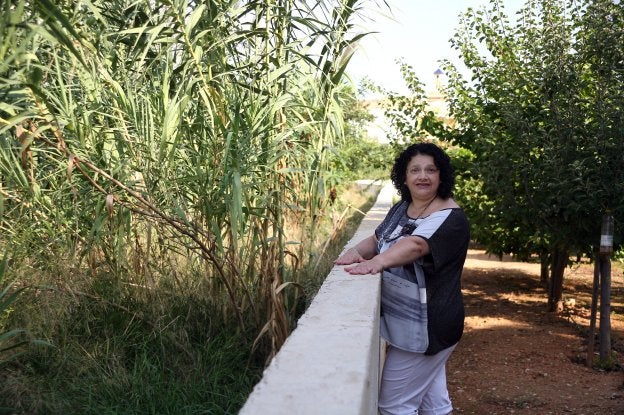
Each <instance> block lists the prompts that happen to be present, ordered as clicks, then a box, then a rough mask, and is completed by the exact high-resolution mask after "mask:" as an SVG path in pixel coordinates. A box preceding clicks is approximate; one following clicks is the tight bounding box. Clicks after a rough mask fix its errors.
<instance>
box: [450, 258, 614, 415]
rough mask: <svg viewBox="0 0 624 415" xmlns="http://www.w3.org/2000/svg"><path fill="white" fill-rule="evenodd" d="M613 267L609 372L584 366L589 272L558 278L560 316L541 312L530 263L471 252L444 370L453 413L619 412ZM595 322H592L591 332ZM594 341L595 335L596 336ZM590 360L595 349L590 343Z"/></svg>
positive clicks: (541, 289) (583, 268)
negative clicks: (462, 320) (457, 329)
mask: <svg viewBox="0 0 624 415" xmlns="http://www.w3.org/2000/svg"><path fill="white" fill-rule="evenodd" d="M622 270H623V268H622V267H621V266H620V265H619V264H616V263H613V264H612V271H611V279H612V284H611V287H612V288H611V318H610V321H611V346H612V350H613V351H614V353H615V358H616V364H615V365H614V366H615V367H614V369H612V370H601V369H598V368H596V367H592V368H590V367H588V366H587V364H586V361H587V344H588V341H587V333H588V328H589V318H590V309H591V293H592V285H593V278H594V266H593V264H589V263H582V264H577V265H573V266H572V267H571V268H568V269H567V270H566V274H565V277H564V303H565V306H564V310H563V312H561V313H559V314H554V313H550V312H548V307H547V289H546V287H545V286H544V284H542V283H541V282H540V266H539V264H537V263H522V262H514V261H512V260H511V259H510V258H503V259H502V260H500V259H499V258H498V257H495V256H488V255H486V254H485V252H483V251H479V250H470V251H469V253H468V259H467V261H466V266H465V269H464V274H463V277H462V278H463V281H462V284H463V290H464V299H465V303H466V326H465V331H464V336H463V337H462V340H461V341H460V342H459V345H458V346H457V348H456V349H455V352H454V353H453V355H452V356H451V359H450V360H449V362H448V364H447V378H448V386H449V392H450V394H451V399H452V401H453V406H454V411H453V413H454V414H487V415H494V414H539V415H547V414H576V415H583V414H585V415H598V414H599V415H603V414H604V415H607V414H624V371H622V368H621V367H620V366H619V364H618V363H617V362H621V359H622V358H623V356H624V278H623V277H624V274H623V272H622ZM599 319H600V317H599V316H598V318H597V320H598V321H597V322H596V325H597V328H596V332H598V325H599V324H600V323H599ZM596 339H598V336H596ZM595 350H596V352H595V356H598V351H599V344H598V340H596V345H595Z"/></svg>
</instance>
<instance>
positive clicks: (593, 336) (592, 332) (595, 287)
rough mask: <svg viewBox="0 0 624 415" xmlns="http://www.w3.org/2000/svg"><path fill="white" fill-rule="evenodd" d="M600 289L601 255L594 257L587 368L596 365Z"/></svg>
mask: <svg viewBox="0 0 624 415" xmlns="http://www.w3.org/2000/svg"><path fill="white" fill-rule="evenodd" d="M599 289H600V254H598V253H597V252H596V255H595V256H594V285H593V289H592V302H591V315H590V318H589V334H588V336H587V366H588V367H592V366H593V365H594V344H595V343H596V314H597V313H598V292H599Z"/></svg>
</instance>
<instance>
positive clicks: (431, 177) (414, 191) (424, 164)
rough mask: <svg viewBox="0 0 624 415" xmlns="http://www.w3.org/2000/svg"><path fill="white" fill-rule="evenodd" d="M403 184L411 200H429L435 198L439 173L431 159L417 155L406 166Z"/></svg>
mask: <svg viewBox="0 0 624 415" xmlns="http://www.w3.org/2000/svg"><path fill="white" fill-rule="evenodd" d="M405 177H406V179H405V183H406V185H407V188H408V189H409V191H410V194H411V195H412V199H413V200H429V199H431V198H433V197H435V196H436V195H437V193H438V187H439V186H440V171H439V170H438V168H437V167H436V165H435V162H434V161H433V157H432V156H429V155H426V154H417V155H415V156H414V157H412V159H411V160H410V161H409V163H408V164H407V172H406V176H405Z"/></svg>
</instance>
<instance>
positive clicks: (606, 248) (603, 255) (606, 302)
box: [600, 210, 613, 364]
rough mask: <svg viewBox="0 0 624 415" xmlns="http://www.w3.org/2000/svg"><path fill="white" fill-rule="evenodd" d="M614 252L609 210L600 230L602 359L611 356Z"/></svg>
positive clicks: (605, 361) (606, 360)
mask: <svg viewBox="0 0 624 415" xmlns="http://www.w3.org/2000/svg"><path fill="white" fill-rule="evenodd" d="M612 252H613V215H611V214H610V212H609V211H608V210H607V212H606V213H605V215H604V216H603V218H602V230H601V232H600V361H601V363H602V364H609V360H610V358H611V253H612Z"/></svg>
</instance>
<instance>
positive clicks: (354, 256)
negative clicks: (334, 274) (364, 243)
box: [334, 247, 366, 265]
mask: <svg viewBox="0 0 624 415" xmlns="http://www.w3.org/2000/svg"><path fill="white" fill-rule="evenodd" d="M363 261H366V260H365V259H364V257H362V255H360V253H359V252H358V250H357V248H356V247H353V248H351V249H348V250H347V251H346V252H345V253H344V254H342V255H340V256H339V257H338V259H336V260H335V261H334V264H336V265H350V264H355V263H358V262H363Z"/></svg>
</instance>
